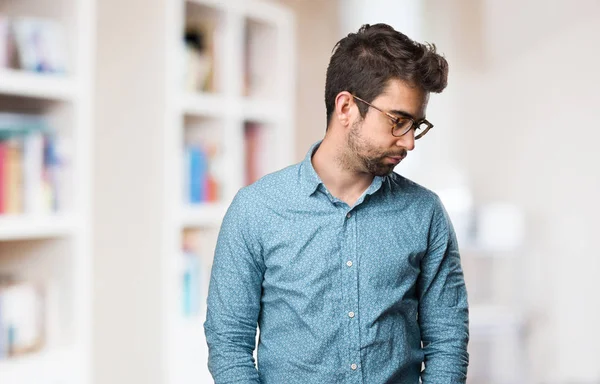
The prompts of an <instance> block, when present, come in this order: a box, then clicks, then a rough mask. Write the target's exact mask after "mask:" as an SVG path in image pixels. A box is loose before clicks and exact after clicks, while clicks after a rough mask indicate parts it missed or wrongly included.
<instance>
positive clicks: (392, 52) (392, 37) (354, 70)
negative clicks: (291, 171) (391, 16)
mask: <svg viewBox="0 0 600 384" xmlns="http://www.w3.org/2000/svg"><path fill="white" fill-rule="evenodd" d="M391 79H399V80H402V81H405V82H406V83H408V84H409V85H411V86H417V87H420V88H422V89H423V90H425V91H427V92H435V93H439V92H442V91H443V90H444V88H446V85H447V82H448V62H447V61H446V59H444V58H443V57H442V56H440V55H439V54H437V53H436V48H435V45H434V44H421V43H418V42H415V41H413V40H411V39H410V38H408V37H407V36H406V35H404V34H402V33H400V32H398V31H396V30H394V29H393V28H392V27H390V26H389V25H387V24H375V25H369V24H365V25H363V26H362V27H360V29H359V30H358V32H357V33H350V34H348V36H346V37H344V38H343V39H341V40H340V41H338V42H337V44H336V45H335V46H334V48H333V54H332V56H331V59H330V61H329V66H328V67H327V78H326V80H325V107H326V108H327V125H328V126H329V122H330V120H331V116H332V115H333V111H334V110H335V98H336V96H337V95H338V94H339V93H340V92H342V91H348V92H350V93H352V94H353V95H356V96H358V97H360V98H361V99H363V100H366V101H367V102H371V101H373V100H374V99H375V98H376V97H377V96H379V95H380V94H381V93H382V92H383V90H384V89H385V87H386V85H387V84H388V81H389V80H391ZM367 108H368V107H367V106H366V105H364V104H363V103H359V104H358V109H359V111H360V115H361V116H362V117H363V118H364V117H365V115H366V113H367Z"/></svg>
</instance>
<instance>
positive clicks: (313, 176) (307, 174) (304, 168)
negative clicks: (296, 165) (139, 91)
mask: <svg viewBox="0 0 600 384" xmlns="http://www.w3.org/2000/svg"><path fill="white" fill-rule="evenodd" d="M321 142H322V140H319V141H317V142H316V143H314V144H313V145H312V146H311V147H310V149H309V150H308V152H307V153H306V156H305V157H304V160H303V161H302V165H301V169H300V173H301V175H300V176H301V179H302V187H301V188H302V191H303V193H304V194H306V195H307V196H310V195H312V194H313V193H315V191H316V190H317V188H319V186H320V185H323V187H324V184H323V181H322V180H321V178H320V177H319V175H318V174H317V171H315V168H314V167H313V165H312V157H313V155H314V154H315V152H316V151H317V149H318V148H319V146H320V145H321ZM383 180H384V177H381V176H375V177H374V178H373V181H372V182H371V185H370V186H369V188H367V190H366V191H365V193H364V195H363V197H364V196H366V195H372V194H373V193H375V192H377V191H378V190H379V188H381V185H382V184H383ZM361 200H362V198H361Z"/></svg>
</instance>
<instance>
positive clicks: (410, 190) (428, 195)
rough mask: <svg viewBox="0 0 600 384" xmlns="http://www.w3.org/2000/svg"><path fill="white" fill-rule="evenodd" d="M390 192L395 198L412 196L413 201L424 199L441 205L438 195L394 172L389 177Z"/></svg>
mask: <svg viewBox="0 0 600 384" xmlns="http://www.w3.org/2000/svg"><path fill="white" fill-rule="evenodd" d="M387 180H388V184H389V187H390V191H391V193H392V195H394V196H406V195H410V197H411V198H412V199H414V198H416V199H422V200H425V201H429V202H431V203H435V204H437V203H439V197H438V195H437V193H435V192H434V191H432V190H431V189H429V188H427V187H424V186H423V185H421V184H419V183H417V182H415V181H413V180H411V179H409V178H407V177H404V176H402V175H400V174H398V173H395V172H393V173H392V174H390V175H389V176H388V177H387Z"/></svg>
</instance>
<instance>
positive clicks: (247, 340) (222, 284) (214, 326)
mask: <svg viewBox="0 0 600 384" xmlns="http://www.w3.org/2000/svg"><path fill="white" fill-rule="evenodd" d="M241 196H242V192H240V193H238V195H237V196H236V198H235V199H234V201H233V202H232V204H231V206H230V207H229V209H228V211H227V214H226V215H225V218H224V219H223V224H222V226H221V231H220V233H219V238H218V241H217V247H216V250H215V257H214V262H213V267H212V272H211V278H210V288H209V293H208V309H207V314H206V322H205V323H204V330H205V333H206V341H207V344H208V349H209V355H208V369H209V371H210V373H211V374H212V376H213V379H214V381H215V384H226V383H243V384H250V383H260V381H259V377H258V371H257V370H256V366H255V363H254V358H253V352H254V346H255V341H256V327H257V320H258V314H259V311H260V298H261V285H262V279H263V274H264V268H263V265H264V264H263V263H262V261H261V257H260V248H259V245H258V242H257V241H255V236H256V233H254V232H253V231H254V229H255V228H254V227H252V224H251V222H250V221H249V220H247V217H248V214H247V210H248V209H249V208H248V205H247V204H248V200H247V199H243V198H242V197H241Z"/></svg>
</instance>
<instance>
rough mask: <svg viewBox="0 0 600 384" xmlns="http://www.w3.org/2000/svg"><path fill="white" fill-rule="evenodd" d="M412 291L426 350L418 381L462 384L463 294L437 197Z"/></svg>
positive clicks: (451, 241) (465, 332)
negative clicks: (417, 303)
mask: <svg viewBox="0 0 600 384" xmlns="http://www.w3.org/2000/svg"><path fill="white" fill-rule="evenodd" d="M417 289H418V295H419V325H420V327H421V339H422V341H423V347H424V353H425V370H424V371H423V372H422V374H421V375H422V376H421V378H422V380H423V384H450V383H452V384H455V383H456V384H464V383H465V382H466V378H467V366H468V364H469V355H468V353H467V344H468V341H469V312H468V303H467V292H466V288H465V281H464V277H463V272H462V267H461V264H460V256H459V253H458V246H457V242H456V236H455V234H454V229H453V228H452V224H451V222H450V219H449V218H448V215H447V213H446V211H445V209H444V207H443V206H442V203H441V202H439V200H438V205H437V206H436V208H435V210H434V212H433V215H432V219H431V225H430V229H429V246H428V250H427V253H426V254H425V256H424V257H423V259H422V261H421V275H420V277H419V281H418V285H417Z"/></svg>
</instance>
